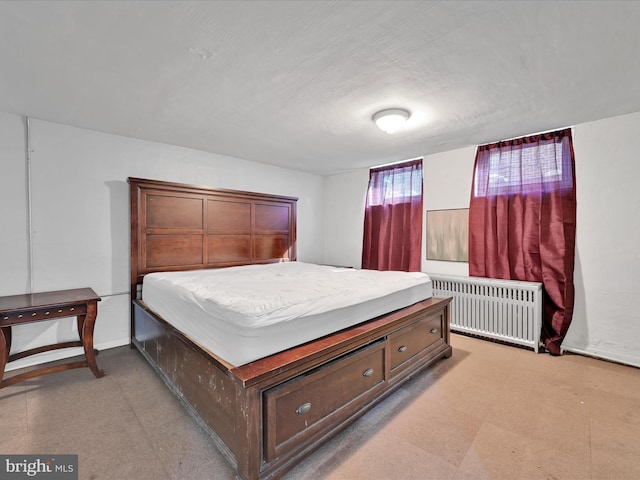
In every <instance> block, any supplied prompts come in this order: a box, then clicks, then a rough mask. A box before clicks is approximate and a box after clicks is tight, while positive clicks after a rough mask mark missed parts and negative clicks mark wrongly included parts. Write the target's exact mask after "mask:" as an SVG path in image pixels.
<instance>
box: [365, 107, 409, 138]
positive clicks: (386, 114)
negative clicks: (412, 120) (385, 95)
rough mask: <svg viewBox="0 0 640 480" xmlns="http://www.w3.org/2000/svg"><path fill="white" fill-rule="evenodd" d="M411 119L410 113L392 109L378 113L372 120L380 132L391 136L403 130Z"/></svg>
mask: <svg viewBox="0 0 640 480" xmlns="http://www.w3.org/2000/svg"><path fill="white" fill-rule="evenodd" d="M409 117H410V113H409V112H408V111H407V110H403V109H401V108H390V109H388V110H382V111H380V112H378V113H376V114H375V115H374V116H373V117H372V119H373V121H374V122H375V123H376V125H377V126H378V128H379V129H380V130H382V131H384V132H387V133H389V134H391V133H395V132H397V131H398V130H399V129H401V128H402V127H403V126H404V124H405V123H406V121H407V120H409Z"/></svg>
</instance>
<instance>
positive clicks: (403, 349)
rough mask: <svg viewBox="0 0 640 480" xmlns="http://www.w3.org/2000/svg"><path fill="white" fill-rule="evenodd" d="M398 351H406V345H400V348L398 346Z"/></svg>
mask: <svg viewBox="0 0 640 480" xmlns="http://www.w3.org/2000/svg"><path fill="white" fill-rule="evenodd" d="M398 351H399V352H406V351H407V346H406V345H402V346H401V347H400V348H398Z"/></svg>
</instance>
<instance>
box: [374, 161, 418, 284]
mask: <svg viewBox="0 0 640 480" xmlns="http://www.w3.org/2000/svg"><path fill="white" fill-rule="evenodd" d="M421 251H422V159H420V160H412V161H410V162H404V163H400V164H394V165H389V166H386V167H379V168H373V169H371V171H370V174H369V189H368V191H367V202H366V207H365V212H364V241H363V246H362V268H365V269H369V270H401V271H405V272H419V271H420V266H421V259H422V256H421Z"/></svg>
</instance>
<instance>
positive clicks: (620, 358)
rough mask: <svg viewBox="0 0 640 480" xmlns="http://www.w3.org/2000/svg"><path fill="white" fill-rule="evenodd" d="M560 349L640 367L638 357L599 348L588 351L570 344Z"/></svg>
mask: <svg viewBox="0 0 640 480" xmlns="http://www.w3.org/2000/svg"><path fill="white" fill-rule="evenodd" d="M562 350H563V351H565V352H571V353H577V354H579V355H584V356H587V357H593V358H599V359H601V360H607V361H609V362H615V363H622V364H623V365H629V366H630V367H636V368H640V359H639V358H638V357H632V356H628V355H621V354H619V353H612V352H603V351H601V350H597V351H590V350H585V349H584V348H577V347H572V346H571V345H562Z"/></svg>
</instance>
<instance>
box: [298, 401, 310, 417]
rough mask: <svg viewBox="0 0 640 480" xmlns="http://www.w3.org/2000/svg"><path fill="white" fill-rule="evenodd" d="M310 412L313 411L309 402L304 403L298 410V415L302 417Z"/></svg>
mask: <svg viewBox="0 0 640 480" xmlns="http://www.w3.org/2000/svg"><path fill="white" fill-rule="evenodd" d="M309 410H311V404H310V403H309V402H307V403H303V404H302V405H300V406H299V407H298V408H296V413H297V414H298V415H302V414H304V413H307V412H308V411H309Z"/></svg>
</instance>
